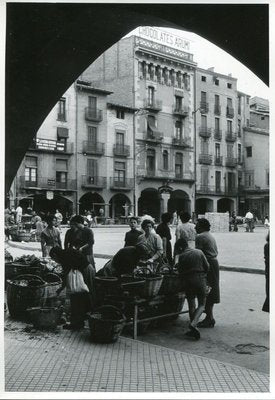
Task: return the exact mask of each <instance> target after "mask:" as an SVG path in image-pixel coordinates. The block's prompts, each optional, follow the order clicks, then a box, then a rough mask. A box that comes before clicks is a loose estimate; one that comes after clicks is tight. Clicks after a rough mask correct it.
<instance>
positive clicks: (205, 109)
mask: <svg viewBox="0 0 275 400" xmlns="http://www.w3.org/2000/svg"><path fill="white" fill-rule="evenodd" d="M208 111H209V104H208V103H207V102H206V101H201V102H200V112H201V113H202V114H206V113H208Z"/></svg>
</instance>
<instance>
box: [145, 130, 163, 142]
mask: <svg viewBox="0 0 275 400" xmlns="http://www.w3.org/2000/svg"><path fill="white" fill-rule="evenodd" d="M143 139H144V140H146V141H148V142H151V143H157V144H158V143H161V142H162V140H163V133H162V132H159V131H157V130H154V131H151V130H147V131H146V132H144V136H143Z"/></svg>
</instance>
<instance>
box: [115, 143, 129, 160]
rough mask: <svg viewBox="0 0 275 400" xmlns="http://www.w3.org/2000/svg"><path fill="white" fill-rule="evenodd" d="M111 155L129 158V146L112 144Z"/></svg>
mask: <svg viewBox="0 0 275 400" xmlns="http://www.w3.org/2000/svg"><path fill="white" fill-rule="evenodd" d="M113 153H114V155H115V156H119V157H129V155H130V146H129V145H124V144H114V148H113Z"/></svg>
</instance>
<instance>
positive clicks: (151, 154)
mask: <svg viewBox="0 0 275 400" xmlns="http://www.w3.org/2000/svg"><path fill="white" fill-rule="evenodd" d="M146 166H147V171H149V172H151V173H152V172H155V169H156V152H155V150H153V149H148V150H147V158H146Z"/></svg>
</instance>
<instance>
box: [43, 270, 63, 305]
mask: <svg viewBox="0 0 275 400" xmlns="http://www.w3.org/2000/svg"><path fill="white" fill-rule="evenodd" d="M43 279H44V281H45V282H46V287H45V297H44V298H45V302H44V305H54V303H55V300H56V298H57V294H56V291H57V289H59V288H60V287H61V285H62V279H61V277H60V276H59V275H57V274H55V273H53V272H49V273H48V274H46V275H44V276H43ZM64 293H65V291H64V292H63V294H61V295H59V298H60V300H63V299H64V298H65V297H66V295H65V294H64Z"/></svg>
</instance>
